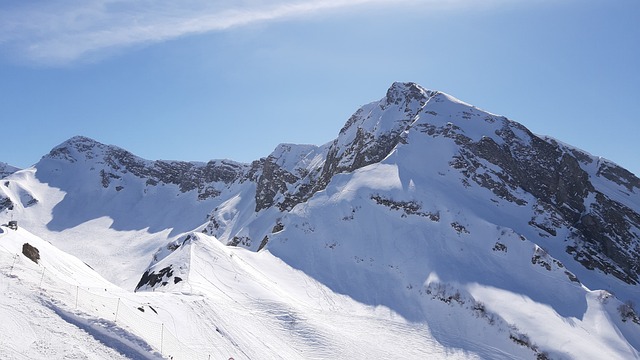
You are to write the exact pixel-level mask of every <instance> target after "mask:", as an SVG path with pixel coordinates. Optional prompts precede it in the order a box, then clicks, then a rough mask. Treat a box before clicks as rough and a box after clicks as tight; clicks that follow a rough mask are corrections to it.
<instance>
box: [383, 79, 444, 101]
mask: <svg viewBox="0 0 640 360" xmlns="http://www.w3.org/2000/svg"><path fill="white" fill-rule="evenodd" d="M434 94H435V92H434V91H431V90H427V89H425V88H423V87H422V86H420V85H418V84H416V83H413V82H394V83H393V84H392V85H391V87H390V88H389V90H387V96H386V100H387V104H396V105H400V104H401V103H402V102H404V103H405V104H408V103H410V102H412V101H415V100H418V101H419V100H421V99H426V98H428V97H431V96H433V95H434Z"/></svg>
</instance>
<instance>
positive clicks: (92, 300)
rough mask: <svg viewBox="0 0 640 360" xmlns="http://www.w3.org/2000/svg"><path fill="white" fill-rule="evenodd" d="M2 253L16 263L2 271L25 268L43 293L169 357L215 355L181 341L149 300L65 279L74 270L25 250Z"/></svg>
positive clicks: (205, 358)
mask: <svg viewBox="0 0 640 360" xmlns="http://www.w3.org/2000/svg"><path fill="white" fill-rule="evenodd" d="M0 253H1V254H2V256H3V257H10V259H7V260H8V261H3V263H11V264H12V265H11V266H10V267H9V266H6V265H5V266H2V267H1V268H0V271H2V272H3V273H5V274H6V275H8V276H9V277H14V278H19V277H18V276H17V275H16V274H17V273H18V272H23V273H25V274H29V275H30V277H32V278H37V279H38V284H37V288H36V289H38V290H40V291H42V292H43V293H44V292H46V294H47V295H48V296H49V297H51V298H52V300H54V301H56V302H59V303H63V304H65V306H67V307H69V308H73V309H74V310H76V311H81V312H84V313H86V314H89V315H91V316H96V317H99V318H102V319H105V320H108V321H112V322H114V323H115V324H116V325H118V326H120V327H123V328H126V329H128V330H130V331H131V332H132V333H133V334H135V335H137V336H140V337H141V338H143V339H144V340H145V341H146V342H147V343H148V344H149V345H150V346H152V347H153V348H155V349H156V350H157V351H158V352H159V353H160V354H162V355H163V356H165V357H166V358H168V359H174V360H180V359H189V360H191V359H195V360H199V359H203V360H210V359H212V358H213V357H212V356H211V354H210V353H208V352H203V351H196V350H194V349H192V348H190V347H189V346H187V345H186V344H184V343H183V342H181V341H180V340H179V339H178V337H177V336H176V335H175V334H173V333H172V332H171V331H169V329H168V328H167V326H165V324H164V323H162V322H157V321H153V320H150V319H148V318H147V317H145V316H143V315H142V314H143V313H144V312H145V311H152V310H149V309H150V306H149V305H148V304H141V303H134V302H132V301H131V300H129V299H123V298H119V297H116V296H114V295H111V294H110V293H109V291H108V289H105V288H96V287H86V286H80V285H79V284H72V283H70V282H68V281H67V280H64V279H65V278H68V279H72V278H73V274H72V273H68V274H64V275H65V276H62V277H61V276H59V275H60V274H57V273H56V271H54V270H48V269H47V268H46V267H44V266H41V265H40V264H36V263H34V262H32V261H31V260H29V259H27V258H26V257H24V256H22V255H21V254H16V255H12V254H11V253H9V252H7V251H6V249H5V251H0ZM34 287H35V286H34ZM34 290H35V289H34ZM145 305H146V308H145ZM214 352H215V350H214Z"/></svg>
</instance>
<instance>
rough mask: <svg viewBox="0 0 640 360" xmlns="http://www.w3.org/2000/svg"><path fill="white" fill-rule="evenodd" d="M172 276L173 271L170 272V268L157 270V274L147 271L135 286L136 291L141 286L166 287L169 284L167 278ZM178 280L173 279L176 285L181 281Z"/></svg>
mask: <svg viewBox="0 0 640 360" xmlns="http://www.w3.org/2000/svg"><path fill="white" fill-rule="evenodd" d="M172 276H173V270H171V266H167V267H165V268H162V269H160V270H158V271H157V272H150V271H149V270H147V271H145V273H144V275H142V278H141V279H140V282H139V283H138V285H136V291H137V290H138V289H140V288H141V287H143V286H148V287H150V288H153V287H154V286H156V284H160V285H161V286H164V285H167V284H168V282H169V280H168V279H169V278H171V277H172ZM177 279H180V278H176V279H174V281H173V282H174V283H178V282H180V281H182V279H180V280H177Z"/></svg>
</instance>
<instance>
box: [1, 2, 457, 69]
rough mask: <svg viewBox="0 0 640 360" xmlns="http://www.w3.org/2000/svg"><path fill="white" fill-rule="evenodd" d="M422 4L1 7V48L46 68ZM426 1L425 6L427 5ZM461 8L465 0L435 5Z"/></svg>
mask: <svg viewBox="0 0 640 360" xmlns="http://www.w3.org/2000/svg"><path fill="white" fill-rule="evenodd" d="M418 2H419V1H416V0H219V1H208V0H181V1H179V2H178V1H173V0H61V1H51V2H50V1H45V0H36V1H29V2H26V4H25V3H24V2H18V3H17V4H15V5H8V6H7V5H2V6H3V7H0V46H2V47H3V48H4V49H5V51H9V52H10V53H13V54H16V55H17V56H19V57H21V58H26V59H28V60H30V61H34V62H37V63H41V64H46V65H60V64H68V63H72V62H74V61H77V60H79V59H82V58H85V57H87V56H90V55H92V54H95V53H98V52H104V51H105V50H114V49H121V48H125V47H128V46H132V45H136V44H144V43H154V42H161V41H166V40H170V39H174V38H178V37H181V36H185V35H190V34H199V33H206V32H211V31H220V30H225V29H229V28H233V27H237V26H243V25H247V24H251V23H256V22H261V21H262V22H263V21H270V20H277V19H283V18H295V17H299V16H303V15H306V14H310V13H314V12H318V11H326V10H329V9H340V8H348V7H356V6H363V5H373V4H385V3H386V4H393V5H399V3H418ZM424 2H426V1H423V3H424ZM428 2H430V3H432V4H434V5H437V4H440V5H441V4H450V5H451V4H456V3H461V2H466V1H463V0H433V1H428Z"/></svg>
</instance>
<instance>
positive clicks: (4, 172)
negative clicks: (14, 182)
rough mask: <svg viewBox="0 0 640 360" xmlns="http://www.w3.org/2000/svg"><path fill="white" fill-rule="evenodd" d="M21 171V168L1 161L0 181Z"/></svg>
mask: <svg viewBox="0 0 640 360" xmlns="http://www.w3.org/2000/svg"><path fill="white" fill-rule="evenodd" d="M18 170H20V168H17V167H15V166H11V165H9V164H7V163H3V162H1V161H0V179H2V178H3V177H6V176H9V175H11V174H13V173H14V172H16V171H18Z"/></svg>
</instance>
